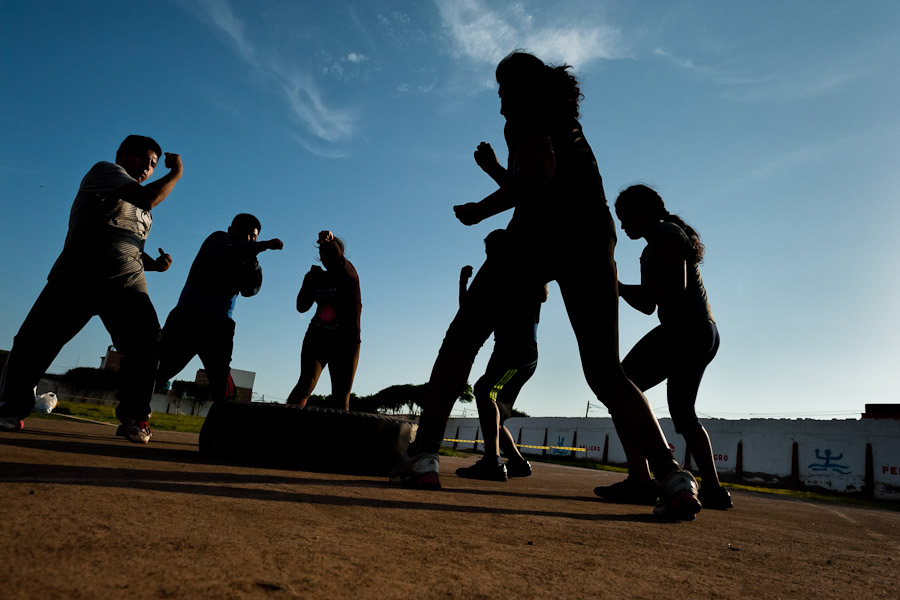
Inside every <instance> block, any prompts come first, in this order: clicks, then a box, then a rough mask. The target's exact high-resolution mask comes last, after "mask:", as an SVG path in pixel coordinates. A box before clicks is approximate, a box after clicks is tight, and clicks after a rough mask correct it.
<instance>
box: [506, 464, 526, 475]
mask: <svg viewBox="0 0 900 600" xmlns="http://www.w3.org/2000/svg"><path fill="white" fill-rule="evenodd" d="M506 476H507V477H531V463H530V462H528V461H527V460H508V461H506Z"/></svg>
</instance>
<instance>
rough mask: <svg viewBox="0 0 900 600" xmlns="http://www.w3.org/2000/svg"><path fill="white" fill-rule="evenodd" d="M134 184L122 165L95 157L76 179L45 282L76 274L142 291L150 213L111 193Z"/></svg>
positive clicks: (85, 278) (150, 219)
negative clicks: (65, 225) (60, 243)
mask: <svg viewBox="0 0 900 600" xmlns="http://www.w3.org/2000/svg"><path fill="white" fill-rule="evenodd" d="M129 183H135V179H134V178H132V177H131V176H130V175H129V174H128V173H126V172H125V169H124V168H122V167H121V166H120V165H117V164H115V163H110V162H98V163H97V164H95V165H94V166H93V167H91V170H90V171H88V172H87V174H86V175H85V176H84V179H82V180H81V186H80V187H79V188H78V193H77V194H76V195H75V201H74V202H73V203H72V209H71V211H70V212H69V231H68V233H67V234H66V241H65V244H64V245H63V250H62V252H61V253H60V255H59V258H57V259H56V263H54V265H53V268H52V269H51V270H50V274H49V275H48V276H47V279H48V280H49V281H55V280H59V279H77V280H79V281H81V282H87V283H95V284H112V285H115V286H121V287H128V288H135V289H138V290H140V291H144V292H146V291H147V282H146V280H145V279H144V264H143V262H142V260H141V256H142V255H143V252H144V242H145V241H146V239H147V234H149V233H150V227H151V226H152V225H153V217H152V216H151V215H150V211H148V210H143V209H141V208H138V207H137V206H135V205H134V204H132V203H130V202H127V201H125V200H122V199H121V198H118V197H116V196H115V191H116V190H118V189H119V188H121V187H122V186H125V185H127V184H129Z"/></svg>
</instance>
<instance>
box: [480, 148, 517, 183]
mask: <svg viewBox="0 0 900 600" xmlns="http://www.w3.org/2000/svg"><path fill="white" fill-rule="evenodd" d="M475 162H476V163H477V164H478V166H479V167H481V170H482V171H484V172H485V173H487V174H488V175H489V176H490V178H491V179H493V180H494V181H495V182H496V183H497V185H503V184H504V183H506V181H507V179H508V174H509V172H508V171H507V170H506V169H505V168H503V166H502V165H501V164H500V161H498V160H497V155H496V154H494V149H493V148H491V145H490V144H488V143H487V142H481V143H480V144H478V147H477V148H476V149H475Z"/></svg>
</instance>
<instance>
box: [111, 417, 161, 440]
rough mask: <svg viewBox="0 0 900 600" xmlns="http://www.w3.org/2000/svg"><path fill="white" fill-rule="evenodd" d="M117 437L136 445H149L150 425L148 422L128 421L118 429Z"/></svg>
mask: <svg viewBox="0 0 900 600" xmlns="http://www.w3.org/2000/svg"><path fill="white" fill-rule="evenodd" d="M116 435H117V436H119V437H123V438H125V439H127V440H128V441H129V442H133V443H135V444H148V443H150V437H151V436H152V435H153V434H151V433H150V424H149V423H148V422H147V421H138V420H136V419H128V420H127V421H125V422H124V423H122V424H121V425H119V428H118V429H116Z"/></svg>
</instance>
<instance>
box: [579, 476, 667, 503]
mask: <svg viewBox="0 0 900 600" xmlns="http://www.w3.org/2000/svg"><path fill="white" fill-rule="evenodd" d="M594 493H595V494H597V495H598V496H600V497H601V498H603V500H604V501H605V502H613V503H615V504H639V505H642V506H654V505H655V504H656V502H657V500H658V499H659V494H658V490H657V487H656V480H654V479H651V480H650V481H649V482H648V483H644V482H642V481H640V480H639V479H637V478H636V477H628V478H626V479H624V480H622V481H619V482H616V483H614V484H612V485H599V486H597V487H595V488H594Z"/></svg>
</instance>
